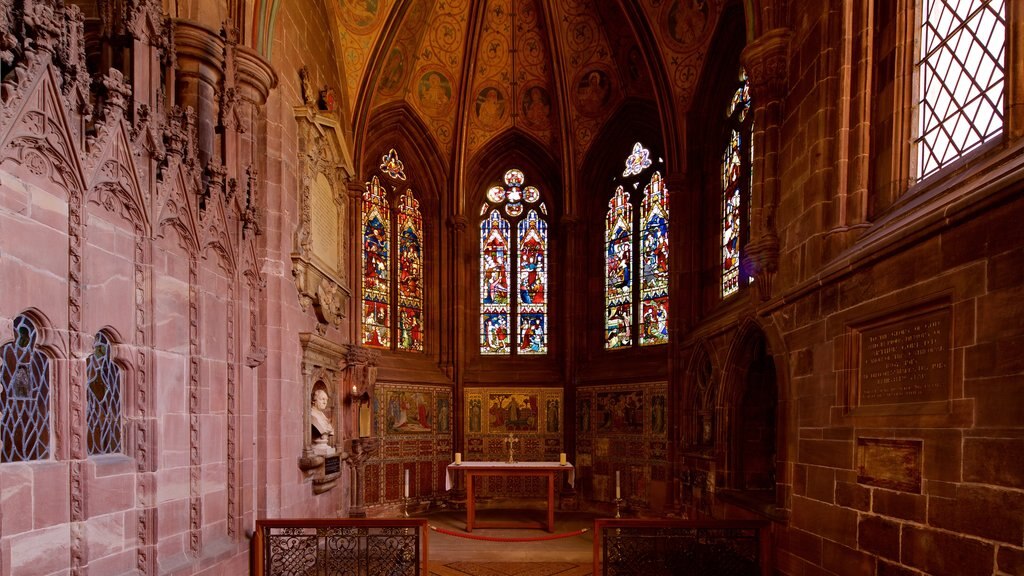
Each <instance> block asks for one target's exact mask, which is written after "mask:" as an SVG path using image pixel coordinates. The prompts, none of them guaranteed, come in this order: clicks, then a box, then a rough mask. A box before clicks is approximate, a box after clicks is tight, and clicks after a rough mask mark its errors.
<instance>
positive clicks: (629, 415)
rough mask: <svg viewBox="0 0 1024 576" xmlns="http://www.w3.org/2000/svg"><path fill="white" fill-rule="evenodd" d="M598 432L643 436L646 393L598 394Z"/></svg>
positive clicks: (639, 391)
mask: <svg viewBox="0 0 1024 576" xmlns="http://www.w3.org/2000/svg"><path fill="white" fill-rule="evenodd" d="M596 398H597V406H596V407H595V411H596V412H597V416H598V420H597V431H598V432H606V433H614V434H642V433H643V431H644V391H643V390H622V391H614V392H599V393H598V394H597V397H596Z"/></svg>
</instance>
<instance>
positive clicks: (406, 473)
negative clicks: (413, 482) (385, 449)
mask: <svg viewBox="0 0 1024 576" xmlns="http://www.w3.org/2000/svg"><path fill="white" fill-rule="evenodd" d="M405 497H406V498H408V497H409V469H408V468H406V469H405Z"/></svg>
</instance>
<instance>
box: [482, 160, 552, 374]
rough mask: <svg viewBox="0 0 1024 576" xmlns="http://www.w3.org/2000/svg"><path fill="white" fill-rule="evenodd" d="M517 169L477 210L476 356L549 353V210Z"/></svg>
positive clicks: (537, 190)
mask: <svg viewBox="0 0 1024 576" xmlns="http://www.w3.org/2000/svg"><path fill="white" fill-rule="evenodd" d="M525 180H526V177H525V176H524V174H523V172H522V170H519V169H517V168H512V169H511V170H508V171H507V172H505V177H504V186H502V185H494V186H492V187H491V188H489V189H488V190H487V194H486V199H485V200H484V202H483V203H482V205H481V207H480V353H481V354H483V355H498V356H500V355H506V356H508V355H537V354H547V351H548V332H549V326H548V297H549V289H548V253H549V251H548V242H549V238H548V208H547V204H546V203H544V202H543V201H541V192H540V190H539V189H537V188H536V187H535V186H524V183H525Z"/></svg>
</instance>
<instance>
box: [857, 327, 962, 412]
mask: <svg viewBox="0 0 1024 576" xmlns="http://www.w3.org/2000/svg"><path fill="white" fill-rule="evenodd" d="M949 380H950V310H949V308H942V309H939V310H935V311H932V312H927V313H924V314H917V315H914V316H910V317H907V316H903V317H902V318H899V319H896V320H894V321H889V322H885V323H879V324H875V325H873V326H870V327H866V328H862V329H861V330H860V386H859V391H860V393H859V398H858V400H859V402H858V403H859V405H861V406H868V405H879V404H904V403H910V402H931V401H936V400H948V399H949Z"/></svg>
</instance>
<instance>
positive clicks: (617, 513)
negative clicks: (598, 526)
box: [615, 498, 623, 518]
mask: <svg viewBox="0 0 1024 576" xmlns="http://www.w3.org/2000/svg"><path fill="white" fill-rule="evenodd" d="M622 502H623V500H622V498H616V499H615V517H616V518H622Z"/></svg>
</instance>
